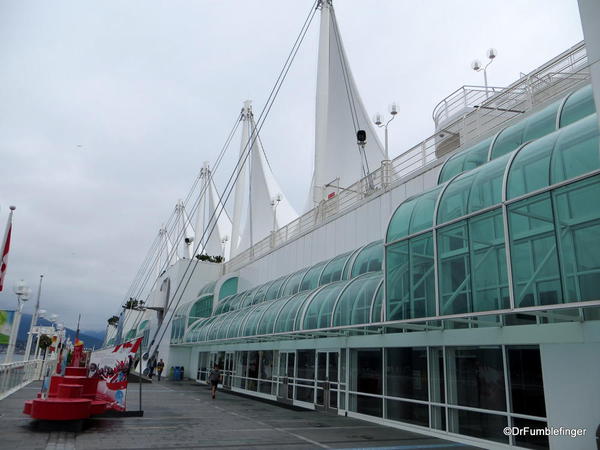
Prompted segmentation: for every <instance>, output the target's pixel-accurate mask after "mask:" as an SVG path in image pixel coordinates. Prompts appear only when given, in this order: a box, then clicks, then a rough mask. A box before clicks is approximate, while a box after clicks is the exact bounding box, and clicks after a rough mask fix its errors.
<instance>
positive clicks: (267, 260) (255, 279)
mask: <svg viewBox="0 0 600 450" xmlns="http://www.w3.org/2000/svg"><path fill="white" fill-rule="evenodd" d="M440 168H441V162H439V161H438V163H437V165H435V166H433V167H430V168H428V169H427V170H423V171H421V172H418V173H416V174H415V175H412V176H411V178H408V179H405V180H403V181H402V183H398V184H397V185H395V186H393V187H392V188H391V189H390V190H389V191H387V192H384V193H382V194H380V195H377V194H375V195H373V197H372V198H370V199H367V201H365V203H363V204H362V205H360V206H359V207H357V208H356V209H353V210H350V211H349V212H346V213H344V214H342V215H340V216H338V217H336V218H334V219H332V220H330V221H328V222H325V223H324V224H322V225H321V226H320V227H318V228H316V229H314V230H313V231H311V232H309V233H307V234H306V235H304V236H301V237H299V238H297V239H294V240H292V241H290V242H288V243H287V244H285V245H284V246H282V247H280V248H278V249H275V250H274V251H273V252H271V253H269V254H267V255H265V256H263V257H262V258H259V259H257V260H256V261H253V262H252V263H250V264H248V265H247V266H245V267H243V268H241V269H240V270H239V276H240V282H239V285H238V291H243V290H246V289H249V288H252V287H254V286H257V285H259V284H262V283H266V282H267V281H270V280H274V279H276V278H278V277H280V276H282V275H288V274H291V273H293V272H295V271H297V270H300V269H302V268H305V267H309V266H312V265H313V264H316V263H318V262H320V261H323V260H327V259H330V258H333V257H335V256H337V255H340V254H342V253H344V252H347V251H351V250H355V249H357V248H359V247H361V246H363V245H365V244H368V243H370V242H373V241H377V240H379V239H384V238H385V232H386V230H387V225H388V222H389V220H390V217H391V215H392V214H393V212H394V211H395V210H396V208H397V207H398V205H400V203H402V202H403V201H404V200H406V199H407V198H408V197H410V196H413V195H417V194H420V193H422V192H423V191H425V190H428V189H430V188H433V187H435V186H436V185H437V177H438V174H439V171H440Z"/></svg>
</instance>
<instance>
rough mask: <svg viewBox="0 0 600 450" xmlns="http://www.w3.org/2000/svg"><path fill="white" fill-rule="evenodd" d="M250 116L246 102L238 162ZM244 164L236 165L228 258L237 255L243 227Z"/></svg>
mask: <svg viewBox="0 0 600 450" xmlns="http://www.w3.org/2000/svg"><path fill="white" fill-rule="evenodd" d="M251 114H252V102H251V101H250V100H246V101H245V102H244V107H243V108H242V140H241V142H240V153H239V157H240V160H241V159H243V158H244V151H245V150H246V146H247V145H248V138H249V137H250V135H251V133H250V126H251V125H250V115H251ZM246 172H247V171H246V164H243V165H238V168H237V174H236V176H237V180H236V183H235V197H234V204H233V217H232V224H231V249H230V258H233V257H234V256H235V255H237V254H238V253H239V252H240V250H239V248H240V243H241V240H242V227H243V226H244V223H243V219H244V218H245V217H244V215H245V211H246V209H247V205H248V194H247V192H246V190H247V186H248V181H247V174H246Z"/></svg>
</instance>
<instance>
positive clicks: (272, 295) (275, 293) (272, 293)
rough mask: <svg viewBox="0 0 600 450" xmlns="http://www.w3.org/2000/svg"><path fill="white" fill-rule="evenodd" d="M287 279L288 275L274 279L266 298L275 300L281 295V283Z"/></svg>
mask: <svg viewBox="0 0 600 450" xmlns="http://www.w3.org/2000/svg"><path fill="white" fill-rule="evenodd" d="M286 279H287V276H285V277H281V278H278V279H277V280H275V281H273V283H271V285H270V286H269V288H268V289H267V293H266V294H265V300H274V299H276V298H279V297H281V295H279V290H280V289H281V285H282V284H283V282H284V281H285V280H286Z"/></svg>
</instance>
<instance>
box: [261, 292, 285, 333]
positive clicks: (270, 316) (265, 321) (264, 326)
mask: <svg viewBox="0 0 600 450" xmlns="http://www.w3.org/2000/svg"><path fill="white" fill-rule="evenodd" d="M285 302H286V299H283V298H282V299H278V300H276V301H274V302H271V303H269V306H268V307H267V310H266V311H265V313H264V315H263V317H262V319H261V321H260V325H259V326H258V330H257V334H271V333H272V332H273V326H274V325H275V319H276V318H277V314H278V313H279V311H280V310H281V308H282V307H283V305H285Z"/></svg>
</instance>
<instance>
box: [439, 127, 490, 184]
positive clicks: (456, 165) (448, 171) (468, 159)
mask: <svg viewBox="0 0 600 450" xmlns="http://www.w3.org/2000/svg"><path fill="white" fill-rule="evenodd" d="M491 142H492V137H489V138H487V139H484V140H483V141H481V142H479V143H478V144H475V145H474V146H473V147H470V148H468V149H467V150H465V151H462V152H460V153H457V154H456V155H454V156H453V157H452V158H450V159H449V160H448V161H446V163H445V164H444V166H443V167H442V171H441V173H440V177H439V181H438V184H442V183H444V182H446V181H448V180H449V179H451V178H452V177H454V176H455V175H458V174H459V173H463V172H466V171H468V170H472V169H475V168H476V167H479V166H481V165H482V164H485V163H486V162H487V160H488V152H489V149H490V143H491Z"/></svg>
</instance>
